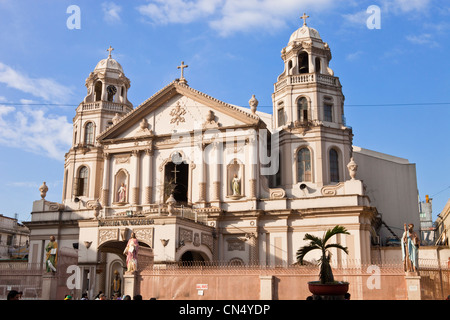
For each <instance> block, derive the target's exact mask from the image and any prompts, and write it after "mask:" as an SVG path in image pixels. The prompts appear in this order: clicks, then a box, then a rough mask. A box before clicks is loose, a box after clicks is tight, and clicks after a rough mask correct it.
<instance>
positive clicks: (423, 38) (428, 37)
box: [406, 33, 439, 47]
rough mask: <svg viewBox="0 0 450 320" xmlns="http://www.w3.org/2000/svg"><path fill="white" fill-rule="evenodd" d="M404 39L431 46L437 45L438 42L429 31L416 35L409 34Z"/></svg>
mask: <svg viewBox="0 0 450 320" xmlns="http://www.w3.org/2000/svg"><path fill="white" fill-rule="evenodd" d="M406 40H408V41H409V42H411V43H413V44H418V45H426V46H431V47H437V46H439V44H438V43H437V42H436V41H435V40H434V38H433V35H432V34H430V33H422V34H418V35H409V36H407V37H406Z"/></svg>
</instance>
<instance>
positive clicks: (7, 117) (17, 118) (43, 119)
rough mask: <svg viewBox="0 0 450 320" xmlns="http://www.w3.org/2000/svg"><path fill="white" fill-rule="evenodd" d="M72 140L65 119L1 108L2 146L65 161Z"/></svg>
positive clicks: (0, 136)
mask: <svg viewBox="0 0 450 320" xmlns="http://www.w3.org/2000/svg"><path fill="white" fill-rule="evenodd" d="M71 140H72V124H71V123H70V122H69V121H68V120H67V118H66V117H65V116H57V115H47V114H45V111H44V110H35V109H32V108H30V107H28V106H26V107H22V108H21V109H20V110H18V109H16V108H15V107H12V106H4V105H0V144H1V145H6V146H9V147H14V148H20V149H22V150H24V151H29V152H33V153H35V154H39V155H42V156H46V157H49V158H53V159H56V160H63V159H64V154H65V152H67V151H68V149H69V148H70V145H71Z"/></svg>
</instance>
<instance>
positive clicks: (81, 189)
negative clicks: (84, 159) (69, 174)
mask: <svg viewBox="0 0 450 320" xmlns="http://www.w3.org/2000/svg"><path fill="white" fill-rule="evenodd" d="M88 180H89V170H88V168H87V167H84V166H83V167H81V168H80V170H79V171H78V179H76V182H77V184H76V185H75V195H76V196H87V194H88Z"/></svg>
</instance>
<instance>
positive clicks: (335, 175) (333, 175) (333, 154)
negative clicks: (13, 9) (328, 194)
mask: <svg viewBox="0 0 450 320" xmlns="http://www.w3.org/2000/svg"><path fill="white" fill-rule="evenodd" d="M329 160H330V181H331V182H339V154H338V152H337V151H336V149H330V152H329Z"/></svg>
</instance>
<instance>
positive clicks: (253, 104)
mask: <svg viewBox="0 0 450 320" xmlns="http://www.w3.org/2000/svg"><path fill="white" fill-rule="evenodd" d="M248 104H249V105H250V110H251V111H252V113H253V114H255V113H256V108H257V107H258V99H256V97H255V95H254V94H253V95H252V98H251V99H250V100H249V101H248Z"/></svg>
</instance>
